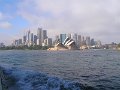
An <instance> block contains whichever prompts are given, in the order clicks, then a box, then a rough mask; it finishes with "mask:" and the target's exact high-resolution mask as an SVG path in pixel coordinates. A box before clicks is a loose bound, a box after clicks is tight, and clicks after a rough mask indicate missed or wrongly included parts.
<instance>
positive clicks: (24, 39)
mask: <svg viewBox="0 0 120 90" xmlns="http://www.w3.org/2000/svg"><path fill="white" fill-rule="evenodd" d="M23 45H26V36H23Z"/></svg>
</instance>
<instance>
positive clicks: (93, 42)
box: [91, 38, 95, 46]
mask: <svg viewBox="0 0 120 90" xmlns="http://www.w3.org/2000/svg"><path fill="white" fill-rule="evenodd" d="M94 45H95V41H94V39H93V38H92V39H91V46H94Z"/></svg>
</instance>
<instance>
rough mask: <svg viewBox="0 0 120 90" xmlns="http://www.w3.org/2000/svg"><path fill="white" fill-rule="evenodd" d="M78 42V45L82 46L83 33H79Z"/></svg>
mask: <svg viewBox="0 0 120 90" xmlns="http://www.w3.org/2000/svg"><path fill="white" fill-rule="evenodd" d="M77 42H78V44H77V45H78V47H80V46H81V44H82V39H81V35H78V40H77Z"/></svg>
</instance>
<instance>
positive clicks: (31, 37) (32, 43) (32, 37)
mask: <svg viewBox="0 0 120 90" xmlns="http://www.w3.org/2000/svg"><path fill="white" fill-rule="evenodd" d="M30 45H34V35H33V33H31V34H30Z"/></svg>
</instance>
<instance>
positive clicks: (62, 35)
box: [60, 34, 66, 43]
mask: <svg viewBox="0 0 120 90" xmlns="http://www.w3.org/2000/svg"><path fill="white" fill-rule="evenodd" d="M65 39H66V34H60V42H61V43H64V40H65Z"/></svg>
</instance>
